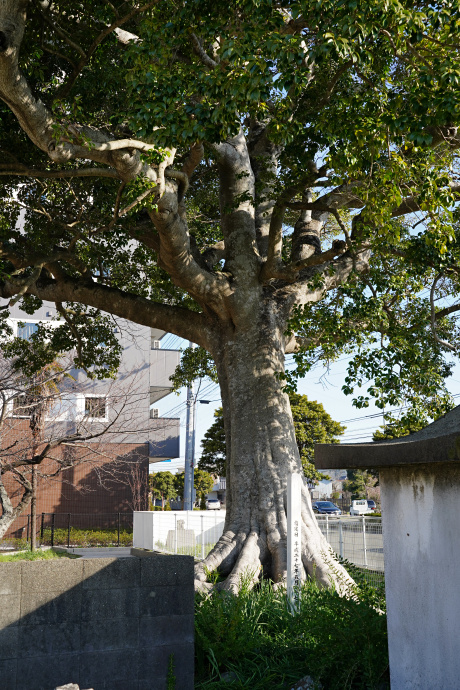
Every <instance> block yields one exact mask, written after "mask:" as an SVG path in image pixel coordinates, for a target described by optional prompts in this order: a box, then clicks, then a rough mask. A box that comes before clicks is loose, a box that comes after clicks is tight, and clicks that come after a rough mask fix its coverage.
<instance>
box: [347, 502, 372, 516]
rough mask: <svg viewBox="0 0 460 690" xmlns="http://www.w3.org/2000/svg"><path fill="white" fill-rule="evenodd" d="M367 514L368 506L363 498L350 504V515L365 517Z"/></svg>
mask: <svg viewBox="0 0 460 690" xmlns="http://www.w3.org/2000/svg"><path fill="white" fill-rule="evenodd" d="M368 512H369V506H368V505H367V501H366V499H365V498H359V499H357V500H355V501H352V502H351V506H350V515H365V514H366V513H368Z"/></svg>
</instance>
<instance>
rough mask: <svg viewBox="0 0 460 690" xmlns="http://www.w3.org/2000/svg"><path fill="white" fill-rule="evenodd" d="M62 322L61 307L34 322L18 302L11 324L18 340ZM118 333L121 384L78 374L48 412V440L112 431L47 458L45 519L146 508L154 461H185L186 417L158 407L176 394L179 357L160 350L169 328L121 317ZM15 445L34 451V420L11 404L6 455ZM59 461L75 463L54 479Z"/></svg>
mask: <svg viewBox="0 0 460 690" xmlns="http://www.w3.org/2000/svg"><path fill="white" fill-rule="evenodd" d="M56 319H57V317H56V312H55V309H54V305H50V304H44V305H43V307H41V309H40V310H39V311H38V312H37V313H36V314H34V318H33V319H32V318H31V317H30V316H29V315H27V314H25V313H24V312H22V311H21V310H20V309H19V307H18V306H17V305H15V306H14V307H12V309H11V319H10V321H9V322H10V325H11V327H12V328H13V332H14V334H15V335H17V336H19V337H24V338H28V337H30V335H31V333H33V331H34V330H35V329H36V328H37V323H38V322H39V321H41V322H44V321H46V322H50V323H53V321H54V322H56ZM116 333H117V338H118V339H119V341H120V343H121V345H122V350H123V355H122V361H121V366H120V369H119V372H118V376H117V378H116V380H102V381H99V380H91V379H88V378H87V376H86V375H85V373H84V372H82V371H81V370H72V371H71V372H70V373H71V375H72V378H71V379H69V380H68V381H66V383H65V384H64V385H63V394H62V397H61V398H60V400H59V407H58V408H56V406H55V408H56V409H54V408H53V410H51V411H49V412H48V413H47V419H46V423H45V428H44V431H43V441H45V440H47V439H48V440H49V439H50V438H62V437H64V436H66V435H68V434H70V433H73V432H74V431H75V429H77V428H78V429H79V430H80V429H82V428H84V430H85V432H86V433H87V434H98V433H99V432H102V431H104V430H105V433H104V434H103V435H101V436H100V437H97V438H94V439H90V440H89V441H86V442H85V443H81V444H79V445H77V446H75V445H67V444H66V445H61V446H59V447H58V448H56V449H55V450H54V451H53V454H52V457H53V458H54V459H49V460H46V461H44V463H43V464H42V465H41V466H40V471H39V476H38V483H37V489H38V490H37V513H39V514H40V513H67V514H68V513H73V514H75V513H91V514H103V513H104V514H105V513H118V512H131V511H132V510H133V509H140V508H143V507H145V501H146V496H147V485H148V469H149V463H152V462H159V461H161V460H164V459H169V458H175V457H178V456H179V419H176V418H171V419H169V418H163V417H159V416H158V410H156V408H155V402H156V401H158V400H160V399H161V398H163V397H165V396H166V395H168V394H169V393H170V391H171V382H170V381H169V377H170V376H171V374H172V373H173V372H174V369H175V367H176V366H177V364H178V363H179V358H180V353H179V352H178V351H177V350H167V349H162V348H161V339H162V337H163V336H164V335H165V333H164V332H163V331H159V330H155V329H150V328H148V327H145V326H139V325H137V324H133V323H130V322H126V321H124V320H119V321H118V322H117V328H116ZM12 443H14V444H15V446H14V448H15V452H18V451H20V450H21V448H23V451H24V453H27V452H30V449H31V444H32V436H31V430H30V415H28V414H27V409H25V408H24V405H23V406H22V408H21V406H20V405H19V406H17V407H16V409H14V406H13V404H12V405H11V407H10V409H9V410H8V413H7V419H6V421H5V422H4V423H3V428H2V433H1V440H0V448H1V449H3V454H4V453H5V450H4V449H5V448H7V447H10V446H11V444H12ZM28 449H29V450H28ZM0 452H1V451H0ZM66 454H67V457H66ZM56 460H59V461H61V462H62V461H63V460H64V462H66V461H67V460H68V461H69V465H71V466H70V467H69V468H66V469H64V470H63V471H62V472H59V473H57V474H55V473H54V469H55V468H57V467H58V462H56ZM70 461H71V462H70ZM42 475H46V476H42ZM53 475H54V476H53ZM2 479H3V482H4V484H5V488H6V489H7V491H8V493H9V495H10V496H11V495H12V496H13V503H17V502H18V501H19V499H20V495H21V493H22V490H21V488H20V486H19V485H18V484H17V482H15V480H14V477H13V476H12V475H11V473H5V474H4V475H3V476H2ZM0 511H1V508H0ZM28 512H29V510H27V511H26V513H25V515H27V514H28Z"/></svg>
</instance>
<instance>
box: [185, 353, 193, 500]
mask: <svg viewBox="0 0 460 690" xmlns="http://www.w3.org/2000/svg"><path fill="white" fill-rule="evenodd" d="M189 346H190V347H194V344H193V343H192V342H189ZM195 408H196V400H195V384H194V382H192V383H191V385H190V386H188V387H187V422H186V436H185V476H184V510H192V508H193V484H194V466H195Z"/></svg>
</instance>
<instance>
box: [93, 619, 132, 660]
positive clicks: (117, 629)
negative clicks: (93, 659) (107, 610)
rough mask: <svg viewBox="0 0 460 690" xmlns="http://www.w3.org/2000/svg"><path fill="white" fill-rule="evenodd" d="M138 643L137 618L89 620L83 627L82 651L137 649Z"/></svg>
mask: <svg viewBox="0 0 460 690" xmlns="http://www.w3.org/2000/svg"><path fill="white" fill-rule="evenodd" d="M138 644H139V622H138V619H137V618H128V619H120V618H115V619H108V620H101V621H89V622H88V623H85V624H84V625H82V627H81V650H82V652H96V651H98V650H105V651H111V650H120V651H121V650H127V649H137V648H138Z"/></svg>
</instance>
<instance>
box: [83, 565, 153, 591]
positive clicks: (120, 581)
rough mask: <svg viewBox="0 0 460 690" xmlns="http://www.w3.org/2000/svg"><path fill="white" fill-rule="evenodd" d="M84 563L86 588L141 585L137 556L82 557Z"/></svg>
mask: <svg viewBox="0 0 460 690" xmlns="http://www.w3.org/2000/svg"><path fill="white" fill-rule="evenodd" d="M82 563H83V588H84V589H120V588H126V587H139V571H140V561H139V560H138V559H137V558H136V559H134V558H82Z"/></svg>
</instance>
